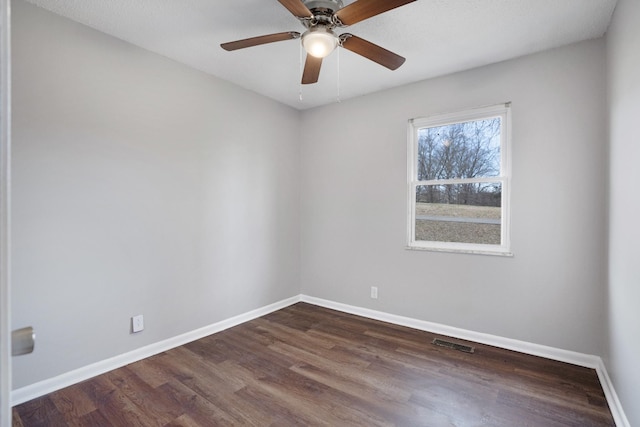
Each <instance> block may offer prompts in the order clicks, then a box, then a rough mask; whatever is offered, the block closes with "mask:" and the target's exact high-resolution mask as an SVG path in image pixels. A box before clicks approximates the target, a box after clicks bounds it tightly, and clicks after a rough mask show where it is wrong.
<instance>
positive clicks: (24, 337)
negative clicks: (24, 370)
mask: <svg viewBox="0 0 640 427" xmlns="http://www.w3.org/2000/svg"><path fill="white" fill-rule="evenodd" d="M35 343H36V333H35V332H34V331H33V328H32V327H31V326H27V327H26V328H22V329H16V330H15V331H13V332H11V355H12V356H20V355H23V354H29V353H32V352H33V347H34V346H35Z"/></svg>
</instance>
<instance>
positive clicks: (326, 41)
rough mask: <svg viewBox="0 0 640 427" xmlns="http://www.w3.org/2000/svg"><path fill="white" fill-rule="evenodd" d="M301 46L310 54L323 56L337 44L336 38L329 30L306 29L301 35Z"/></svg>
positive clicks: (317, 56) (318, 56)
mask: <svg viewBox="0 0 640 427" xmlns="http://www.w3.org/2000/svg"><path fill="white" fill-rule="evenodd" d="M302 46H303V47H304V50H305V51H306V52H307V53H308V54H309V55H311V56H315V57H316V58H324V57H326V56H327V55H329V54H330V53H331V52H333V51H334V49H335V48H336V46H338V38H337V37H336V35H335V34H333V33H332V32H331V31H327V30H325V31H307V32H306V33H304V34H303V35H302Z"/></svg>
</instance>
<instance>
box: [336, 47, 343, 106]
mask: <svg viewBox="0 0 640 427" xmlns="http://www.w3.org/2000/svg"><path fill="white" fill-rule="evenodd" d="M341 47H342V46H340V45H338V48H337V49H336V56H337V58H336V59H337V61H336V63H337V64H338V73H337V75H338V78H337V79H336V80H337V81H338V95H337V97H336V102H337V103H338V104H339V103H340V102H341V101H340V51H341V50H342V49H341Z"/></svg>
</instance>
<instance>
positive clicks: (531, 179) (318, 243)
mask: <svg viewBox="0 0 640 427" xmlns="http://www.w3.org/2000/svg"><path fill="white" fill-rule="evenodd" d="M604 48H605V46H604V42H603V40H596V41H589V42H583V43H580V44H577V45H572V46H568V47H564V48H560V49H556V50H552V51H547V52H544V53H540V54H536V55H532V56H527V57H523V58H520V59H516V60H512V61H508V62H504V63H499V64H495V65H491V66H487V67H483V68H479V69H474V70H471V71H468V72H463V73H459V74H454V75H450V76H446V77H442V78H437V79H432V80H428V81H423V82H421V83H418V84H413V85H409V86H406V87H402V88H399V89H394V90H390V91H386V92H381V93H377V94H374V95H370V96H365V97H362V98H359V99H354V100H351V101H347V102H342V103H341V104H339V105H330V106H327V107H324V108H319V109H315V110H311V111H306V112H304V113H303V115H302V129H314V128H317V127H318V126H319V124H325V125H326V126H327V129H326V132H322V133H321V132H305V133H304V137H303V148H302V181H301V183H302V187H301V194H302V196H301V198H302V202H301V203H302V206H301V215H302V216H301V221H302V291H303V293H304V294H307V295H311V296H315V297H319V298H325V299H329V300H333V301H339V302H342V303H346V304H352V305H355V306H361V307H368V308H371V309H376V310H381V311H384V312H388V313H393V314H398V315H403V316H409V317H413V318H417V319H422V320H427V321H432V322H438V323H442V324H445V325H449V326H456V327H461V328H465V329H469V330H474V331H479V332H484V333H490V334H495V335H498V336H503V337H508V338H514V339H519V340H524V341H528V342H533V343H538V344H544V345H550V346H554V347H558V348H563V349H568V350H574V351H579V352H584V353H588V354H602V351H603V349H604V347H605V343H606V339H605V333H606V324H605V321H606V311H605V309H606V306H605V304H603V300H604V298H605V295H606V290H605V289H606V287H605V283H606V264H607V260H606V258H607V255H606V254H607V252H606V241H607V237H606V232H607V224H606V212H607V206H606V202H605V201H606V200H607V195H606V189H607V187H606V180H605V176H606V170H607V161H606V154H607V144H606V139H607V134H606V129H607V127H606V116H607V110H606V102H605V98H606V93H605V89H606V88H605V51H604ZM505 101H511V102H512V103H513V104H512V117H513V144H512V154H513V155H512V166H513V179H512V197H511V201H512V208H513V209H512V242H513V252H514V253H515V256H514V257H513V258H503V257H495V256H481V255H467V254H452V253H436V252H419V251H409V250H406V249H405V235H406V182H407V172H406V163H407V162H406V138H407V120H408V119H410V118H412V117H420V116H427V115H431V114H435V113H440V112H449V111H456V110H463V109H467V108H471V107H477V106H483V105H489V104H495V103H500V102H505ZM371 286H377V287H378V288H379V299H377V300H373V299H370V297H369V289H370V287H371Z"/></svg>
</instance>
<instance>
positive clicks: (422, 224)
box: [415, 182, 502, 245]
mask: <svg viewBox="0 0 640 427" xmlns="http://www.w3.org/2000/svg"><path fill="white" fill-rule="evenodd" d="M501 204H502V184H501V183H499V182H494V183H469V184H451V185H419V186H417V187H416V212H415V220H416V222H415V240H416V241H431V242H456V243H479V244H490V245H499V244H500V243H501V239H500V232H501Z"/></svg>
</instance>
